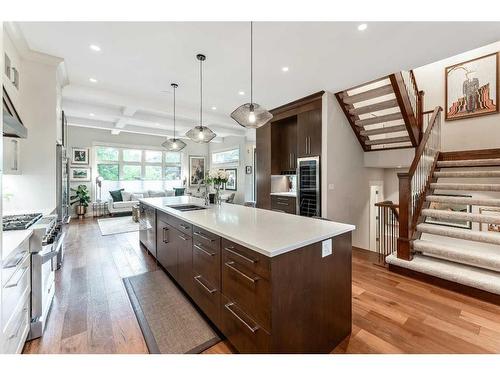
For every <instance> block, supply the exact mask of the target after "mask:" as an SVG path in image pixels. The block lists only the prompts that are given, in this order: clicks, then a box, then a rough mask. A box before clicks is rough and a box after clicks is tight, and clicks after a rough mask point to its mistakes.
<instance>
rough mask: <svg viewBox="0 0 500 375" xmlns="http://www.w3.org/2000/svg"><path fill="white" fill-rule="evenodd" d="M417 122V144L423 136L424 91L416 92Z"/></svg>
mask: <svg viewBox="0 0 500 375" xmlns="http://www.w3.org/2000/svg"><path fill="white" fill-rule="evenodd" d="M417 112H418V113H417V124H418V144H420V142H421V141H422V137H423V136H424V92H423V91H419V92H418V108H417Z"/></svg>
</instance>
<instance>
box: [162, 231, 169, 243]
mask: <svg viewBox="0 0 500 375" xmlns="http://www.w3.org/2000/svg"><path fill="white" fill-rule="evenodd" d="M167 232H168V228H166V227H163V242H164V243H168V238H167V236H165V234H167Z"/></svg>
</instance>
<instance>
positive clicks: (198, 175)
mask: <svg viewBox="0 0 500 375" xmlns="http://www.w3.org/2000/svg"><path fill="white" fill-rule="evenodd" d="M205 173H206V158H205V157H204V156H189V186H198V184H202V185H204V180H205Z"/></svg>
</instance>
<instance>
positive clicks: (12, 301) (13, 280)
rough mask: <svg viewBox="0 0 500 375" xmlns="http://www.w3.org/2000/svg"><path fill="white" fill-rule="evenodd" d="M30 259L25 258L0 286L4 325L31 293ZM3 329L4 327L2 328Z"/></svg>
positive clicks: (27, 256) (28, 256)
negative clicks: (0, 288) (0, 289)
mask: <svg viewBox="0 0 500 375" xmlns="http://www.w3.org/2000/svg"><path fill="white" fill-rule="evenodd" d="M30 264H31V257H30V255H29V254H27V255H26V256H25V258H24V259H23V261H22V262H20V263H19V264H18V266H17V267H16V269H15V271H14V272H13V274H12V275H11V276H10V277H9V278H8V279H7V280H6V282H5V283H4V284H3V286H2V288H3V289H2V317H3V322H4V324H6V323H8V320H9V319H11V317H12V315H13V314H14V312H15V311H17V309H16V308H17V307H18V306H19V304H20V303H21V301H23V299H24V297H25V296H26V295H29V294H30V291H31V282H30V280H31V272H30ZM2 328H5V327H2Z"/></svg>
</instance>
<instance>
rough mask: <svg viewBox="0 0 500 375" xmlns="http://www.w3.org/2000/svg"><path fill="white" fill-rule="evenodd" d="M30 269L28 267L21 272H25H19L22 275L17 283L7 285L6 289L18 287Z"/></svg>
mask: <svg viewBox="0 0 500 375" xmlns="http://www.w3.org/2000/svg"><path fill="white" fill-rule="evenodd" d="M29 268H30V267H29V266H26V267H23V268H21V270H23V271H22V272H19V271H17V272H18V273H20V276H19V277H18V278H17V280H16V281H15V282H13V283H10V284H7V285H5V286H4V289H8V288H14V287H16V286H18V285H19V283H20V282H21V280H22V278H23V276H24V274H25V273H26V272H27V271H28V269H29Z"/></svg>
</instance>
